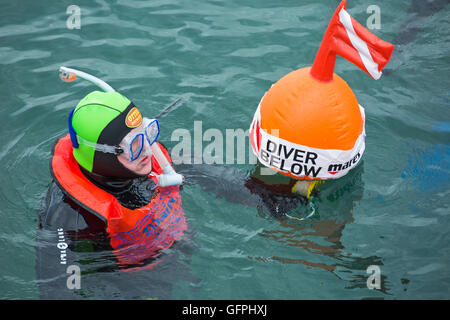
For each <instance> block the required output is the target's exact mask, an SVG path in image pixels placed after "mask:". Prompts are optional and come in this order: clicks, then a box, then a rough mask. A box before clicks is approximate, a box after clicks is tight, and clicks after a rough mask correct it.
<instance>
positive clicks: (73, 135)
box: [69, 109, 79, 149]
mask: <svg viewBox="0 0 450 320" xmlns="http://www.w3.org/2000/svg"><path fill="white" fill-rule="evenodd" d="M74 112H75V109H73V110H72V111H71V112H70V115H69V134H70V141H72V146H73V147H74V148H75V149H78V147H79V144H78V141H77V133H76V132H75V129H74V128H73V127H72V117H73V113H74Z"/></svg>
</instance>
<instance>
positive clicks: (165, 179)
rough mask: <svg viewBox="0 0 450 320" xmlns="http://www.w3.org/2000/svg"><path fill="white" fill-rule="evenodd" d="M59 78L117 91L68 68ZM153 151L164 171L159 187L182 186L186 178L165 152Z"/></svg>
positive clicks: (104, 89) (81, 72) (64, 69)
mask: <svg viewBox="0 0 450 320" xmlns="http://www.w3.org/2000/svg"><path fill="white" fill-rule="evenodd" d="M59 72H60V74H59V76H60V78H61V80H63V81H65V82H73V81H75V80H76V79H77V77H79V78H82V79H85V80H87V81H89V82H91V83H93V84H95V85H96V86H98V87H99V88H101V89H102V90H103V91H105V92H115V90H114V89H113V88H112V87H111V86H110V85H109V84H107V83H106V82H104V81H103V80H101V79H99V78H97V77H94V76H93V75H90V74H88V73H86V72H83V71H80V70H76V69H71V68H66V67H63V66H61V67H60V68H59ZM151 149H152V152H153V155H154V156H155V159H156V161H157V162H158V164H159V165H160V167H161V169H162V170H163V172H164V173H163V174H160V175H156V178H157V182H158V185H159V186H160V187H168V186H176V185H181V184H183V182H184V177H183V176H182V175H181V174H178V173H176V172H175V170H174V169H173V167H172V166H171V165H170V163H169V161H168V160H167V158H166V157H165V156H164V154H163V152H162V151H161V148H160V147H159V145H158V144H157V143H153V144H152V145H151Z"/></svg>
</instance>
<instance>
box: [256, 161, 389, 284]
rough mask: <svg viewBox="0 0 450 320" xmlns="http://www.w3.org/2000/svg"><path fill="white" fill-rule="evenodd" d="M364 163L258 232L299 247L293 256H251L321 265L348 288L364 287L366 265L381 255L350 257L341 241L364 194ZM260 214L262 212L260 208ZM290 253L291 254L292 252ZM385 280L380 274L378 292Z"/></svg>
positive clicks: (349, 252)
mask: <svg viewBox="0 0 450 320" xmlns="http://www.w3.org/2000/svg"><path fill="white" fill-rule="evenodd" d="M363 166H364V162H362V163H361V164H360V165H359V166H358V167H356V168H354V169H353V170H352V171H351V172H350V173H349V174H347V175H346V176H345V177H343V178H341V179H338V180H332V181H327V182H326V183H325V184H323V185H322V186H321V188H320V193H319V195H318V196H316V197H315V198H312V199H311V201H310V203H308V204H302V205H300V206H298V207H296V208H295V209H293V210H290V211H289V214H288V215H286V216H287V218H286V217H285V218H283V219H278V221H279V224H278V225H277V226H276V227H274V228H273V229H266V230H263V231H262V232H261V233H260V234H259V235H260V236H261V237H263V238H266V239H269V240H271V241H275V242H278V243H280V244H282V245H283V246H286V247H295V248H298V251H297V255H296V256H294V257H292V256H280V255H273V256H271V257H270V258H269V259H268V258H259V257H252V258H253V259H257V260H261V261H266V262H267V261H269V260H271V261H278V262H279V263H282V264H303V265H305V266H309V267H314V268H320V269H323V270H326V271H329V272H331V273H333V274H334V275H335V276H336V277H338V278H339V279H342V280H346V281H348V282H349V284H348V286H346V288H347V289H353V288H366V287H367V278H368V276H369V275H368V274H366V270H367V268H368V267H369V266H370V265H377V266H381V265H383V261H382V257H378V256H368V257H358V256H353V254H352V252H351V251H349V250H348V249H346V247H345V245H344V244H343V242H342V236H343V232H344V229H345V227H346V226H347V225H348V224H351V223H352V222H353V221H354V217H353V209H354V208H355V206H356V205H357V204H358V202H359V201H360V200H361V199H362V196H363V192H364V183H363V181H362V179H361V176H362V174H363V172H364V168H363ZM261 213H262V215H264V213H263V211H261ZM311 213H313V214H312V215H311ZM309 215H311V216H310V217H309V218H307V219H305V218H301V217H305V216H306V217H308V216H309ZM289 253H290V254H292V251H289ZM385 280H386V279H385V276H384V275H382V282H381V285H382V286H381V289H380V291H381V292H383V293H388V288H387V287H386V281H385Z"/></svg>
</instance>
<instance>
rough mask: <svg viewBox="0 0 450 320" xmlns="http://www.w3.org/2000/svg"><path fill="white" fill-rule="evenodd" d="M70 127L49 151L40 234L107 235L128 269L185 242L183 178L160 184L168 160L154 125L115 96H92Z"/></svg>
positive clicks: (73, 116) (83, 102) (72, 115)
mask: <svg viewBox="0 0 450 320" xmlns="http://www.w3.org/2000/svg"><path fill="white" fill-rule="evenodd" d="M68 127H69V134H67V135H66V136H64V137H62V138H60V139H59V140H58V141H57V142H56V144H55V146H54V148H53V152H52V159H51V163H50V171H51V174H52V176H53V182H52V184H51V185H50V187H49V189H48V192H47V195H46V197H45V199H44V201H43V206H42V208H41V210H40V213H39V228H40V229H45V230H53V231H55V230H56V231H58V230H64V231H65V232H67V231H72V232H80V231H82V232H83V233H84V234H92V233H96V232H99V231H103V232H106V236H107V238H108V239H110V241H109V242H110V243H109V244H110V245H111V247H112V248H113V249H114V250H116V251H120V253H118V254H116V256H117V258H118V259H119V262H121V263H125V264H126V263H137V262H139V261H141V260H142V259H144V258H147V257H150V256H152V255H154V254H155V253H156V252H158V251H159V250H161V249H166V248H169V247H170V246H171V244H172V243H173V242H174V241H175V240H177V239H179V238H180V237H181V236H182V235H183V232H184V230H186V221H185V217H184V212H183V210H182V208H181V198H180V195H179V184H181V183H180V182H182V181H180V179H178V178H179V177H181V176H179V175H178V176H179V177H175V178H177V179H175V180H177V181H175V182H174V183H171V181H166V180H167V179H166V180H164V179H162V178H164V177H165V176H164V170H163V169H165V170H166V171H167V167H169V166H170V156H169V154H168V152H167V150H166V149H165V148H164V147H163V146H162V145H161V144H159V143H158V142H156V140H157V138H158V136H159V123H158V120H156V119H148V118H145V117H143V116H142V114H141V113H140V111H139V109H138V108H137V107H136V106H135V105H134V104H133V102H131V101H130V100H129V99H127V98H126V97H124V96H123V95H122V94H120V93H118V92H115V91H113V92H100V91H94V92H91V93H90V94H88V95H87V96H86V97H85V98H83V99H82V100H81V101H80V102H79V104H78V105H77V106H76V108H75V109H73V110H72V112H71V113H70V115H69V120H68ZM161 158H162V160H161ZM170 167H171V166H170ZM171 170H172V172H174V171H173V168H171ZM169 171H170V170H169ZM175 175H176V174H175ZM166 176H167V175H166ZM166 178H167V177H166ZM172 182H173V181H172ZM171 184H172V185H171ZM119 249H120V250H119Z"/></svg>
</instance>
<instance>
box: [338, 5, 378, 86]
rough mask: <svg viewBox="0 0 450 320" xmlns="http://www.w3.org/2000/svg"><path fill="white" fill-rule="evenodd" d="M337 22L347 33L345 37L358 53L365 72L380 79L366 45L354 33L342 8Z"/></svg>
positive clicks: (349, 19) (346, 13)
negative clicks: (339, 22)
mask: <svg viewBox="0 0 450 320" xmlns="http://www.w3.org/2000/svg"><path fill="white" fill-rule="evenodd" d="M339 20H340V21H341V23H342V24H343V25H344V27H345V31H347V35H348V37H349V39H350V42H351V43H352V45H353V47H354V48H355V49H356V50H357V51H358V53H359V56H360V57H361V60H362V62H363V64H364V67H366V69H367V72H369V73H370V75H371V76H372V77H373V78H374V79H375V80H378V79H379V78H380V77H381V72H380V71H378V64H377V63H376V62H375V61H374V60H373V58H372V56H371V55H370V51H369V48H368V47H367V43H366V42H365V41H363V40H362V39H361V38H360V37H359V36H358V35H357V34H356V32H355V30H354V28H353V25H352V21H351V17H350V15H349V14H348V12H347V11H345V10H344V8H342V9H341V11H340V12H339Z"/></svg>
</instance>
